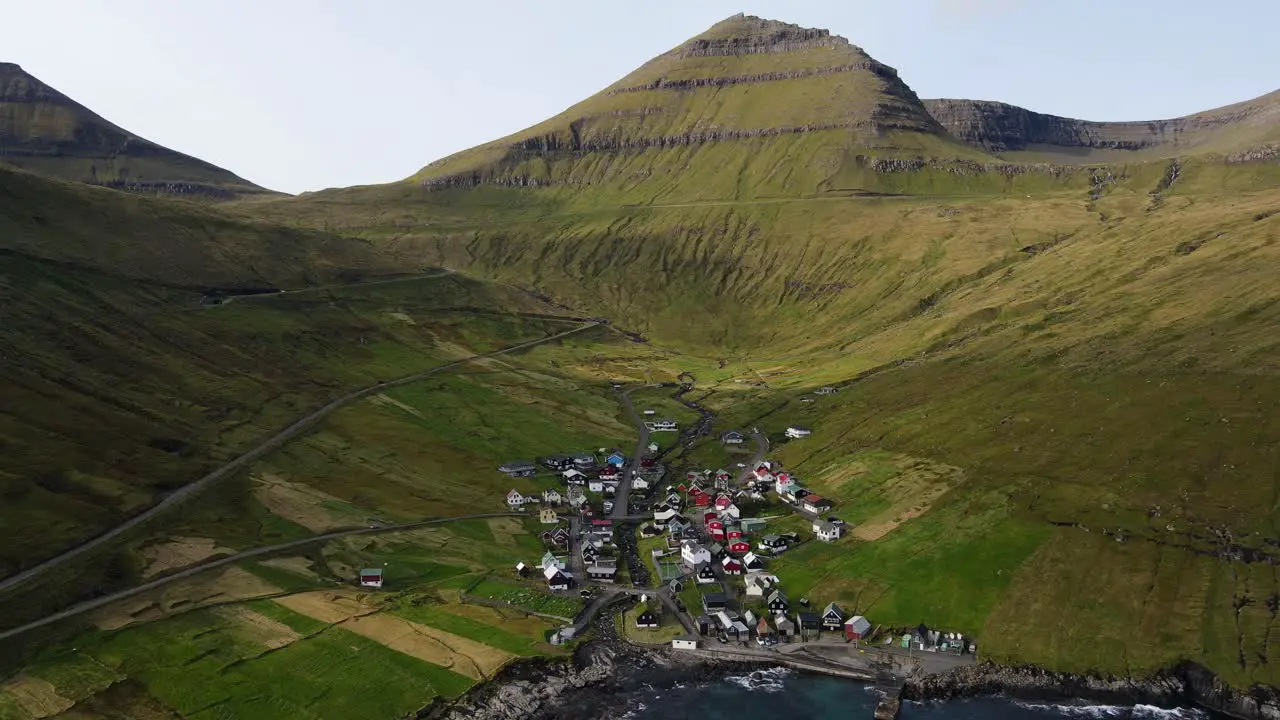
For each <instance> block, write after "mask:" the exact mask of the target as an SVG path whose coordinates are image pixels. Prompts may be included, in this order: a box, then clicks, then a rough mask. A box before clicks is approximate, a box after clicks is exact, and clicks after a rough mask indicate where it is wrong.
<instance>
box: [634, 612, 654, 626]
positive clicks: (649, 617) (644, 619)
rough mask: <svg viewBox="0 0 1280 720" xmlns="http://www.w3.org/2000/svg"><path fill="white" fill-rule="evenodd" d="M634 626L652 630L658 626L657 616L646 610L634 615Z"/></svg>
mask: <svg viewBox="0 0 1280 720" xmlns="http://www.w3.org/2000/svg"><path fill="white" fill-rule="evenodd" d="M636 627H638V628H641V629H644V630H652V629H654V628H656V627H658V616H657V615H654V614H653V613H651V612H649V611H648V610H646V611H644V612H642V613H640V614H639V615H637V616H636Z"/></svg>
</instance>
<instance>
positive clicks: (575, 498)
mask: <svg viewBox="0 0 1280 720" xmlns="http://www.w3.org/2000/svg"><path fill="white" fill-rule="evenodd" d="M565 500H566V501H567V502H568V503H569V504H570V505H572V506H573V507H581V506H582V504H583V503H585V502H586V501H587V496H586V495H585V494H584V493H583V492H582V486H581V485H570V486H569V489H568V491H566V492H565Z"/></svg>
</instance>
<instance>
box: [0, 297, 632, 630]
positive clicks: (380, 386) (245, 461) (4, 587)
mask: <svg viewBox="0 0 1280 720" xmlns="http://www.w3.org/2000/svg"><path fill="white" fill-rule="evenodd" d="M603 324H604V323H601V322H587V323H583V324H582V325H579V326H578V327H576V328H574V329H572V330H566V331H565V332H562V333H557V334H555V335H549V336H547V337H544V338H540V339H538V340H531V341H529V342H524V343H520V344H518V345H512V346H511V347H507V348H503V349H501V350H493V351H490V352H487V353H481V354H479V355H471V356H470V357H466V358H462V359H460V360H454V361H452V362H448V363H445V364H444V365H438V366H436V367H433V368H431V369H430V370H424V371H422V372H417V373H413V374H412V375H406V376H404V377H401V378H397V379H395V380H388V381H386V382H379V383H375V384H373V385H370V386H368V387H364V388H361V389H359V390H355V391H353V392H350V393H347V394H346V395H343V396H342V397H340V398H338V399H336V400H334V401H332V402H330V403H329V404H327V405H325V406H324V407H322V408H320V409H319V410H316V411H315V412H312V413H311V414H310V415H307V416H305V417H303V418H302V419H300V420H298V421H296V422H294V423H293V424H292V425H290V426H288V427H286V428H284V429H283V430H281V431H279V432H277V433H276V434H275V435H272V436H271V437H269V438H267V439H266V440H264V441H262V442H260V443H258V444H257V445H256V446H254V447H253V448H251V449H250V450H248V451H247V452H245V453H243V454H241V455H240V456H239V457H236V458H235V459H233V460H231V461H230V462H227V463H225V464H224V465H222V466H221V467H219V468H217V469H216V470H213V471H212V472H210V473H208V474H207V475H205V476H204V477H201V478H200V479H198V480H195V481H193V482H191V483H189V484H187V485H184V486H183V487H182V488H180V489H178V490H176V491H174V492H172V493H170V494H169V495H167V496H165V498H164V499H163V500H161V501H160V502H158V503H156V504H155V505H152V506H151V507H150V508H148V509H146V510H144V511H143V512H141V513H139V514H137V515H134V516H133V517H131V518H129V519H128V520H125V521H124V522H122V523H120V524H119V525H117V526H115V527H114V528H111V529H110V530H108V531H106V532H105V533H103V534H101V535H99V536H97V537H95V538H92V539H90V540H87V541H85V542H83V543H81V544H79V545H77V546H75V547H73V548H71V549H70V550H67V551H66V552H64V553H62V554H61V555H56V556H54V557H52V558H50V559H48V560H45V561H44V562H42V563H39V564H38V565H34V566H32V567H30V568H27V569H26V570H23V571H22V572H20V573H18V574H16V575H12V576H10V577H7V578H5V579H4V580H0V593H4V592H9V591H12V590H14V589H16V588H19V587H21V586H23V585H25V584H27V583H29V582H31V581H32V580H34V579H36V578H37V577H39V576H41V575H43V574H44V573H47V572H49V571H50V570H52V569H54V568H56V567H58V566H60V565H64V564H66V563H67V562H70V561H71V560H73V559H75V558H77V557H79V556H81V555H84V554H85V553H87V552H90V551H91V550H95V549H97V548H100V547H102V546H104V545H106V544H107V543H109V542H111V541H112V540H114V539H116V538H117V537H119V536H120V535H122V534H124V533H126V532H128V531H129V530H132V529H133V528H136V527H138V526H139V525H141V524H142V523H144V522H147V521H148V520H151V519H153V518H155V517H156V516H158V515H160V514H161V513H163V512H165V511H167V510H170V509H172V508H174V507H176V506H177V505H179V504H181V503H183V502H185V501H187V500H189V499H190V498H191V497H192V496H194V495H196V494H197V493H200V492H202V491H204V490H207V489H208V488H209V487H210V486H211V485H213V484H214V483H216V482H218V481H219V480H222V479H223V478H226V477H227V476H228V475H230V474H232V473H234V472H236V471H237V470H241V469H243V468H245V467H247V466H248V465H249V464H250V463H252V462H254V461H255V460H257V459H259V458H261V457H262V456H264V455H266V454H267V453H269V452H272V451H274V450H277V449H279V448H280V447H281V446H282V445H284V444H285V443H286V442H288V441H290V440H292V439H293V438H295V437H298V436H299V435H301V434H302V433H304V432H306V431H307V430H309V429H311V428H312V427H314V426H315V425H316V424H317V423H319V422H320V421H321V420H323V419H324V418H326V417H327V416H329V415H330V414H332V413H333V412H334V411H335V410H338V409H339V408H341V407H343V406H345V405H349V404H350V403H352V402H354V401H356V400H360V399H362V398H366V397H369V396H370V395H374V394H377V393H379V392H382V391H383V390H387V389H389V388H393V387H398V386H400V385H408V384H409V383H414V382H418V381H419V380H422V379H424V378H427V377H430V376H431V375H434V374H436V373H439V372H443V371H445V370H448V369H450V368H455V367H458V366H459V365H465V364H466V363H470V362H474V361H476V360H484V359H486V358H491V357H497V356H499V355H505V354H507V353H512V352H516V351H518V350H524V349H526V348H531V347H534V346H536V345H542V344H544V343H548V342H552V341H555V340H559V339H560V338H564V337H568V336H570V335H574V334H576V333H580V332H582V331H584V330H588V329H591V328H595V327H599V326H601V325H603ZM625 507H626V506H625V505H623V508H624V510H623V514H625V512H626V511H625ZM0 637H5V636H3V635H0Z"/></svg>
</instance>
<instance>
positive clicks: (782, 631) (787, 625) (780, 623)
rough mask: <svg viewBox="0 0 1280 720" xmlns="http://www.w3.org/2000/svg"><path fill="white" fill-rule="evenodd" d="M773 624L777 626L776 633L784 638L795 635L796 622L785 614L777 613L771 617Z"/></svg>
mask: <svg viewBox="0 0 1280 720" xmlns="http://www.w3.org/2000/svg"><path fill="white" fill-rule="evenodd" d="M773 624H774V625H776V626H777V628H778V634H779V635H781V636H782V637H785V638H791V637H795V635H796V624H795V623H794V622H792V621H791V618H789V617H787V616H786V615H779V616H778V617H776V618H774V619H773Z"/></svg>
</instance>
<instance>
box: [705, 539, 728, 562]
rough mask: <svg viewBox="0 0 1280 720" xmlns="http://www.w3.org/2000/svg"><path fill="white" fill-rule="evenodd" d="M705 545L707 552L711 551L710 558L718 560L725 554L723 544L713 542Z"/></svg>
mask: <svg viewBox="0 0 1280 720" xmlns="http://www.w3.org/2000/svg"><path fill="white" fill-rule="evenodd" d="M706 547H707V552H709V553H711V559H712V560H720V559H722V558H724V556H725V552H724V546H723V545H721V544H720V543H718V542H713V543H711V544H710V545H707V546H706Z"/></svg>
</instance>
